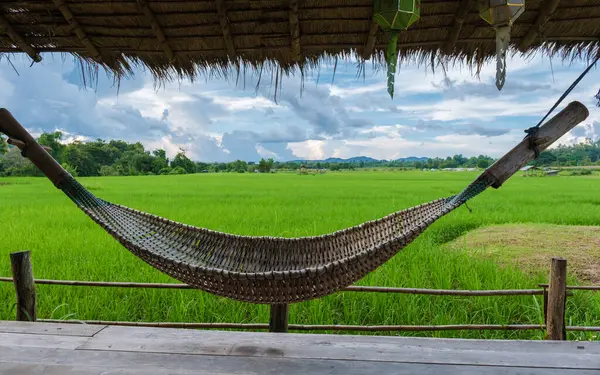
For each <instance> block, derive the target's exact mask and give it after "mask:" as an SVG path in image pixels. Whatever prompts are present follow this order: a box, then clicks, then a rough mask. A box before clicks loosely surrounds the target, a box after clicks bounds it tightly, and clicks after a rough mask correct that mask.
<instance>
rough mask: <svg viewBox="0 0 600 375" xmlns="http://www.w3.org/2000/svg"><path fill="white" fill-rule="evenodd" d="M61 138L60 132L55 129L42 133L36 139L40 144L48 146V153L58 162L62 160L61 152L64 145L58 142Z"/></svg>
mask: <svg viewBox="0 0 600 375" xmlns="http://www.w3.org/2000/svg"><path fill="white" fill-rule="evenodd" d="M61 139H62V133H61V132H59V131H56V132H54V133H42V135H40V137H39V138H38V140H37V141H38V143H39V144H40V145H42V146H47V147H50V148H51V151H50V155H52V157H53V158H54V159H56V160H57V161H58V162H59V163H60V162H62V153H63V150H64V149H65V145H63V144H62V143H60V140H61Z"/></svg>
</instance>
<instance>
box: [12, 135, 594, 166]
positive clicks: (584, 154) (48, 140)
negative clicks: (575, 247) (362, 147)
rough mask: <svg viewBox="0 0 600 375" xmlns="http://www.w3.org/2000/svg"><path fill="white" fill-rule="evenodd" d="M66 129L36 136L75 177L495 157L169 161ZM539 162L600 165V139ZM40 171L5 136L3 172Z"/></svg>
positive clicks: (452, 162)
mask: <svg viewBox="0 0 600 375" xmlns="http://www.w3.org/2000/svg"><path fill="white" fill-rule="evenodd" d="M62 137H63V135H62V133H61V132H53V133H43V134H42V135H41V136H40V137H39V138H38V139H37V141H38V142H39V143H40V144H41V145H43V146H47V147H49V148H50V150H51V151H50V153H51V154H52V156H53V157H54V158H55V159H56V160H57V161H58V162H59V163H60V164H61V165H62V166H63V167H64V168H65V169H66V170H67V171H69V172H70V173H71V174H73V175H75V176H133V175H159V174H160V175H165V174H188V173H215V172H235V173H246V172H262V173H269V172H272V171H274V170H298V169H328V170H334V171H335V170H352V169H359V168H406V169H445V168H487V167H488V166H489V165H491V164H492V163H493V162H494V159H493V158H491V157H489V156H485V155H479V156H474V157H468V158H467V157H465V156H463V155H454V156H452V157H447V158H429V159H427V160H392V161H386V160H374V159H370V160H359V161H331V162H328V161H288V162H278V161H275V160H273V159H261V160H260V162H258V163H256V162H247V161H243V160H236V161H233V162H229V163H204V162H198V161H192V160H191V159H190V158H189V157H188V156H186V154H185V151H183V150H180V152H178V153H177V154H176V155H175V157H174V158H173V159H172V160H170V159H169V158H168V157H167V155H166V152H165V150H163V149H158V150H152V151H149V150H146V149H145V148H144V146H143V145H142V144H141V143H140V142H136V143H128V142H125V141H122V140H111V141H105V140H102V139H96V140H94V141H89V142H81V141H74V142H72V143H69V144H64V143H63V142H61V141H62ZM534 164H535V165H538V166H550V165H552V166H572V165H574V166H576V165H593V164H600V141H597V142H592V141H591V140H588V141H586V142H584V143H581V144H577V145H573V146H558V147H557V148H555V149H552V150H548V151H544V152H543V153H542V154H541V155H540V157H539V158H538V159H537V160H536V161H535V162H534ZM39 175H41V173H40V172H39V171H38V169H37V168H36V167H35V166H34V165H33V164H32V163H31V162H29V160H27V159H25V158H23V157H22V156H21V154H20V151H19V150H18V148H16V147H13V146H8V145H7V144H6V142H5V140H2V139H0V176H39Z"/></svg>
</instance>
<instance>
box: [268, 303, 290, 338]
mask: <svg viewBox="0 0 600 375" xmlns="http://www.w3.org/2000/svg"><path fill="white" fill-rule="evenodd" d="M288 317H289V305H288V304H285V303H284V304H273V305H271V319H270V320H269V332H287V331H288Z"/></svg>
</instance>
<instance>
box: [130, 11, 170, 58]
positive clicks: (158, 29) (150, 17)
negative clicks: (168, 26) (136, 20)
mask: <svg viewBox="0 0 600 375" xmlns="http://www.w3.org/2000/svg"><path fill="white" fill-rule="evenodd" d="M137 5H138V8H139V9H140V11H141V12H142V13H144V17H146V20H147V21H148V22H149V23H150V27H152V31H154V35H156V39H158V42H159V43H160V46H161V48H162V49H163V51H164V52H165V55H166V56H167V59H169V62H170V63H172V62H174V61H175V54H174V53H173V50H172V49H171V46H170V45H169V42H168V41H167V36H166V35H165V32H164V31H163V28H162V26H160V23H159V22H158V18H156V15H155V14H154V12H153V11H152V9H150V6H149V5H148V2H147V1H146V0H137Z"/></svg>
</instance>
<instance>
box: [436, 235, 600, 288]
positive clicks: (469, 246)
mask: <svg viewBox="0 0 600 375" xmlns="http://www.w3.org/2000/svg"><path fill="white" fill-rule="evenodd" d="M448 246H449V247H450V248H452V249H462V250H466V251H468V252H469V254H471V255H473V256H480V257H484V258H491V259H493V260H494V261H496V262H498V263H499V264H503V265H514V266H517V267H518V268H520V269H522V270H524V271H526V272H531V273H537V272H544V271H545V270H548V271H549V269H550V260H551V259H552V257H554V256H560V257H563V258H565V259H567V270H568V271H567V272H568V273H570V274H571V275H575V276H576V277H577V279H578V280H579V281H581V282H582V283H584V284H600V227H599V226H568V225H550V224H506V225H496V226H490V227H484V228H479V229H476V230H474V231H471V232H469V233H468V234H466V235H464V236H462V237H460V238H458V239H457V240H455V241H453V242H451V243H449V244H448Z"/></svg>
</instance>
